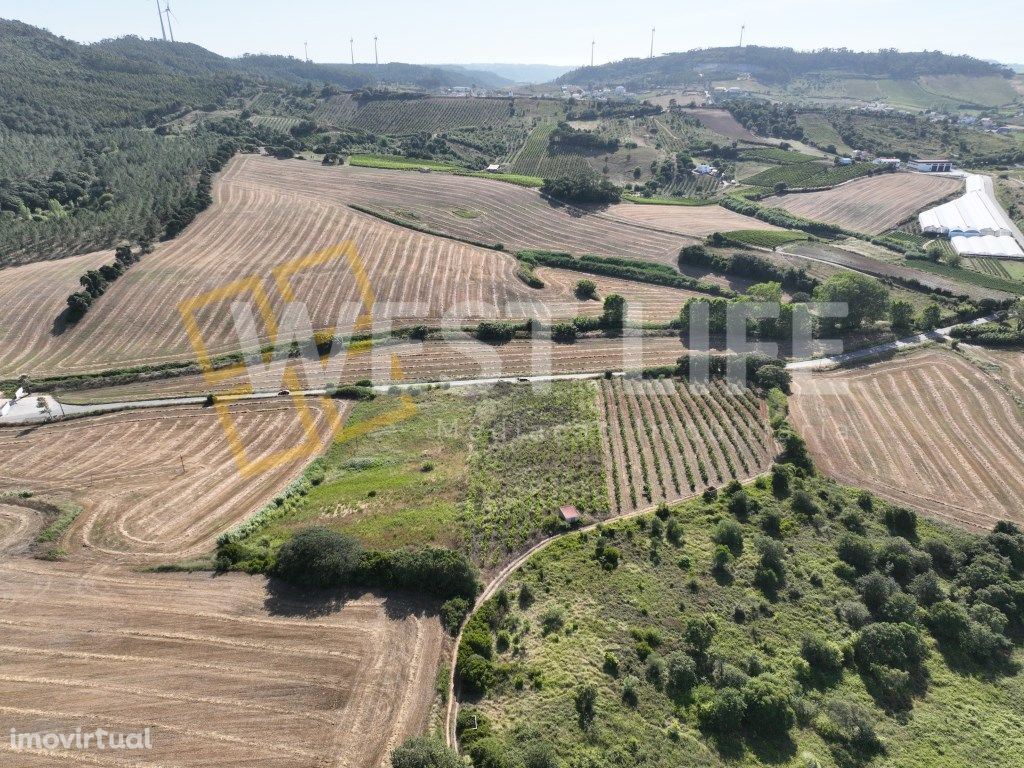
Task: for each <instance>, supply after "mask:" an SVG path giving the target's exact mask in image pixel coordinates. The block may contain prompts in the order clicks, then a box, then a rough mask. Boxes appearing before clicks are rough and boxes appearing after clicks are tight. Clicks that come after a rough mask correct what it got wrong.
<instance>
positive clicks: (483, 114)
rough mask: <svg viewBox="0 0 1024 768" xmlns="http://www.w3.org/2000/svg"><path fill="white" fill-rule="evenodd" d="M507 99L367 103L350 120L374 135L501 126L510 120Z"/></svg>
mask: <svg viewBox="0 0 1024 768" xmlns="http://www.w3.org/2000/svg"><path fill="white" fill-rule="evenodd" d="M509 112H510V109H509V100H508V99H473V98H443V97H439V98H427V99H416V100H414V101H402V100H395V101H390V100H384V101H370V102H368V103H366V104H364V105H363V106H362V107H360V109H359V111H358V112H356V114H355V115H354V116H353V117H352V119H351V123H350V124H351V125H352V127H353V128H359V129H361V130H364V131H367V132H369V133H375V134H408V133H439V132H442V131H452V130H455V129H456V128H463V127H466V126H470V125H486V126H501V125H504V124H505V123H507V122H509V120H511V119H512V118H511V115H510V114H509Z"/></svg>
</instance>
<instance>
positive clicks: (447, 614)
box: [441, 597, 472, 635]
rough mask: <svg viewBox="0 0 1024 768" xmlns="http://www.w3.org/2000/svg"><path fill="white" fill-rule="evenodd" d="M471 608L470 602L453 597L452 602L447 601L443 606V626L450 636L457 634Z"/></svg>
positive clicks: (462, 598)
mask: <svg viewBox="0 0 1024 768" xmlns="http://www.w3.org/2000/svg"><path fill="white" fill-rule="evenodd" d="M471 607H472V606H471V605H470V603H469V600H467V599H466V598H464V597H453V598H452V599H451V600H446V601H445V602H444V603H442V605H441V624H442V625H443V626H444V628H445V629H446V630H448V632H449V633H450V634H452V635H454V634H456V633H457V632H458V631H459V627H460V626H461V625H462V620H463V619H464V618H466V614H468V613H469V609H470V608H471Z"/></svg>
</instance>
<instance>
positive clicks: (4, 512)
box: [0, 501, 43, 555]
mask: <svg viewBox="0 0 1024 768" xmlns="http://www.w3.org/2000/svg"><path fill="white" fill-rule="evenodd" d="M42 520H43V517H42V515H41V514H40V513H39V512H37V511H36V510H34V509H29V508H27V507H21V506H18V505H15V504H7V503H4V502H3V501H0V555H5V554H8V553H10V552H15V551H18V550H20V549H24V548H25V546H26V545H27V544H28V543H29V542H30V541H31V540H32V536H33V535H34V534H35V533H36V532H37V531H38V530H39V528H40V527H41V526H42Z"/></svg>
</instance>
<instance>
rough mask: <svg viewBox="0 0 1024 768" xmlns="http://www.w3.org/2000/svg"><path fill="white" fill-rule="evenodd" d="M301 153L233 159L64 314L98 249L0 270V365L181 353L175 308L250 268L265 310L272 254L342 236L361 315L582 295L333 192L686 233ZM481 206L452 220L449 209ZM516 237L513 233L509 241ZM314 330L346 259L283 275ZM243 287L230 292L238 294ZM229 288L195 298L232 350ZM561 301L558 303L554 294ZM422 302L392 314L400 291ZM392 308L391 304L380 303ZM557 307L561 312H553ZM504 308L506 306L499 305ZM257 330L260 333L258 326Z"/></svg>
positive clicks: (468, 228) (628, 233) (529, 227)
mask: <svg viewBox="0 0 1024 768" xmlns="http://www.w3.org/2000/svg"><path fill="white" fill-rule="evenodd" d="M329 170H330V169H322V168H321V167H320V166H312V165H310V164H307V163H303V162H300V161H293V162H279V161H275V160H269V159H266V158H258V157H253V156H249V157H245V158H240V159H236V160H235V161H234V162H233V163H232V164H231V166H230V167H229V169H228V170H227V171H226V172H225V173H224V174H223V175H222V176H221V177H220V178H219V179H218V181H217V183H216V185H215V188H214V197H215V203H214V205H213V207H212V208H211V209H210V210H208V211H206V212H205V213H204V214H202V215H201V216H200V217H199V219H198V220H197V221H196V222H195V223H194V224H193V225H192V226H191V227H189V228H188V229H187V230H186V231H185V232H184V233H183V234H182V235H181V236H179V237H178V238H176V239H175V240H173V241H170V242H168V243H166V244H163V245H161V246H159V247H158V248H157V250H156V251H155V253H153V254H149V255H147V256H145V257H143V259H142V261H141V262H140V263H139V264H138V265H136V266H135V267H133V268H132V269H131V270H130V271H129V272H128V273H126V274H125V275H124V276H123V277H122V278H121V279H120V280H118V281H117V282H116V283H114V284H113V285H112V286H111V287H110V289H109V290H108V291H107V292H106V294H105V295H104V296H103V297H102V298H101V299H100V300H98V301H97V302H96V305H95V306H94V307H93V308H92V309H91V310H90V311H89V313H88V314H87V315H86V316H85V318H83V319H82V320H81V321H80V322H79V323H78V324H77V325H75V326H74V327H72V328H68V329H62V328H60V327H59V324H55V320H56V318H57V317H58V316H59V315H60V314H61V313H62V312H63V310H64V308H65V298H66V296H67V295H68V294H69V293H71V292H72V291H74V290H78V289H79V286H78V285H77V280H78V276H79V275H81V274H82V273H83V272H84V271H85V270H86V269H88V268H91V267H95V266H97V265H99V264H101V263H104V262H109V261H110V260H111V258H110V256H109V254H107V255H106V258H104V255H103V254H92V255H88V256H81V257H75V258H73V259H68V260H64V261H59V262H47V263H39V264H32V265H27V266H24V267H17V268H13V269H10V270H5V271H4V278H5V279H4V280H3V281H0V307H3V310H2V311H0V372H2V374H0V375H6V376H16V375H18V374H21V373H26V374H32V375H35V376H41V375H47V374H59V373H62V372H64V373H66V372H83V371H97V370H104V369H110V368H115V367H119V366H127V365H146V364H158V363H163V362H168V361H173V360H183V359H186V360H187V359H194V358H195V357H196V352H195V350H194V349H193V346H192V343H191V341H190V339H189V337H188V335H187V333H186V330H185V323H184V321H183V319H182V315H181V313H180V310H179V307H180V305H181V304H182V302H187V301H189V300H193V299H196V298H198V297H202V296H203V295H204V294H205V293H206V292H208V291H214V290H217V289H222V288H224V287H225V286H229V285H232V284H234V283H236V282H237V281H240V280H245V279H249V278H253V277H255V278H257V279H258V280H259V281H261V283H262V285H263V286H264V288H265V289H266V290H267V293H268V300H269V302H270V306H271V308H272V311H273V312H274V314H275V316H277V317H280V312H281V308H282V306H283V303H284V300H283V297H282V296H281V295H280V293H279V291H278V289H277V287H276V286H275V281H274V278H273V275H272V270H273V269H274V268H275V267H279V266H282V265H284V264H286V263H288V262H291V261H292V260H294V259H298V258H301V257H304V256H308V255H310V254H312V253H315V252H318V251H320V250H321V249H324V248H329V247H332V246H336V245H338V244H340V243H344V242H346V241H351V242H353V243H354V244H355V247H356V250H357V252H358V256H359V261H360V262H361V267H362V268H363V269H364V270H365V273H366V278H367V280H368V282H369V286H370V288H371V289H372V292H373V295H374V299H375V306H374V318H375V319H377V320H381V319H385V318H390V320H392V321H393V322H394V323H396V324H406V325H408V324H422V323H427V324H430V323H431V321H433V322H434V323H435V324H436V323H437V322H438V321H439V320H440V318H442V317H444V316H445V315H446V314H448V313H449V312H455V311H458V317H459V318H460V319H461V320H463V321H468V322H473V321H474V320H476V319H480V318H482V317H493V316H495V315H496V314H500V313H501V312H502V311H503V310H504V309H505V308H506V307H509V308H515V309H516V310H517V312H518V314H517V315H516V317H523V316H528V315H525V314H524V313H526V312H529V311H531V308H535V309H536V311H537V312H538V313H540V314H541V316H544V315H545V314H546V315H549V316H550V315H552V314H554V315H556V316H557V315H558V314H559V312H561V316H562V317H572V316H573V315H575V314H576V313H577V312H578V311H579V310H580V309H581V306H580V303H579V302H578V301H577V300H576V299H575V297H572V296H571V295H567V294H566V293H565V289H564V286H563V287H562V288H557V287H556V288H551V289H541V290H535V289H531V288H528V287H527V286H526V285H524V284H523V283H522V282H521V281H519V280H518V279H517V278H516V277H515V271H516V268H517V264H516V262H515V260H514V259H513V258H512V257H511V256H509V255H507V254H501V253H495V252H493V251H488V250H485V249H482V248H477V247H474V246H470V245H466V244H463V243H460V242H454V241H452V240H447V239H441V238H437V237H434V236H431V235H427V234H421V233H419V232H414V231H411V230H409V229H406V228H403V227H399V226H396V225H393V224H388V223H385V222H381V221H379V220H378V219H375V218H373V217H371V216H367V215H364V214H359V213H356V212H355V211H353V210H351V209H349V208H348V207H347V203H349V202H353V201H360V202H363V203H367V202H371V201H377V202H379V203H383V204H384V205H385V206H387V205H392V206H403V207H405V208H410V209H414V210H413V212H414V215H416V216H420V213H416V211H420V212H422V217H421V218H420V219H418V221H420V223H421V224H422V223H428V224H434V222H435V220H436V221H437V224H436V226H437V227H438V228H439V229H440V228H445V230H446V231H449V232H451V233H452V234H456V235H461V236H464V237H468V238H471V239H479V238H484V237H486V238H493V239H494V240H500V239H505V240H506V241H507V242H513V243H516V245H519V246H523V247H525V246H527V245H537V246H541V247H556V248H565V249H567V250H572V251H577V252H579V251H588V252H589V251H602V250H603V251H605V252H611V253H614V254H635V255H643V256H649V255H654V256H658V257H660V258H662V259H663V260H666V261H667V260H670V259H671V260H674V258H675V254H676V253H677V252H678V250H679V247H680V246H681V245H682V244H683V243H684V242H686V240H685V238H682V237H678V236H674V235H670V234H666V233H662V232H656V231H653V230H650V229H646V228H642V227H629V226H628V225H624V224H622V223H621V222H617V221H615V220H613V219H611V218H610V217H607V216H603V215H600V214H595V215H593V216H591V215H589V214H588V215H582V216H579V217H577V216H576V215H575V213H574V211H573V209H567V208H554V207H552V206H550V205H548V204H547V203H546V202H544V201H543V200H542V199H541V198H540V197H539V196H537V195H536V193H534V192H532V191H530V190H525V189H520V188H518V187H514V186H512V185H509V184H501V183H497V182H491V181H487V180H483V179H462V178H456V177H449V176H436V175H426V176H425V175H422V174H410V173H402V172H388V171H378V170H372V169H353V168H348V167H345V168H344V169H335V170H336V172H335V173H330V172H325V171H329ZM467 209H474V210H479V211H481V215H480V216H479V217H477V218H473V219H465V218H460V217H459V216H457V215H455V214H454V213H453V211H455V210H467ZM516 241H518V242H516ZM290 284H291V286H292V289H293V291H294V294H295V298H296V300H298V301H300V302H303V303H304V304H305V306H306V308H307V309H308V311H309V316H310V320H311V323H312V326H313V328H314V329H319V328H327V327H332V326H334V325H335V323H336V321H337V318H338V312H339V310H340V308H341V307H343V306H346V305H351V304H353V303H355V304H357V305H358V304H359V302H360V301H361V300H362V296H363V294H362V293H361V292H360V290H359V285H358V282H357V280H356V279H355V275H354V273H353V270H352V267H351V266H350V265H349V263H348V262H347V261H346V259H344V258H337V259H333V260H330V261H328V262H326V263H322V264H318V265H312V266H309V267H304V268H303V269H302V270H301V271H300V272H299V273H297V274H295V275H293V276H292V277H291V278H290ZM250 296H251V293H248V292H243V295H242V296H241V298H243V299H244V298H248V297H250ZM234 300H235V297H234V296H232V297H229V298H225V299H220V300H217V301H214V302H212V303H211V304H210V305H209V306H206V307H204V308H201V309H200V310H198V311H197V313H196V317H197V320H198V322H199V326H200V327H201V328H202V331H203V342H204V344H205V345H206V348H207V350H208V352H209V353H210V354H211V355H217V354H222V353H227V352H232V351H235V350H236V349H237V348H238V346H239V342H238V338H237V335H236V333H235V327H234V322H233V319H232V316H231V312H230V303H231V301H234ZM566 300H567V301H566ZM412 302H418V303H419V304H420V306H421V307H422V308H423V311H417V312H415V313H414V316H412V317H410V316H409V315H410V313H409V312H408V311H406V312H405V313H403V310H402V307H401V306H399V305H400V304H401V303H412ZM387 307H390V311H385V309H386V308H387ZM559 307H561V309H560V310H559ZM510 311H511V310H510ZM257 330H258V331H261V332H262V333H261V334H260V338H261V341H266V340H268V339H269V335H268V334H266V333H265V332H264V331H265V329H263V328H262V326H261V327H260V328H258V329H257Z"/></svg>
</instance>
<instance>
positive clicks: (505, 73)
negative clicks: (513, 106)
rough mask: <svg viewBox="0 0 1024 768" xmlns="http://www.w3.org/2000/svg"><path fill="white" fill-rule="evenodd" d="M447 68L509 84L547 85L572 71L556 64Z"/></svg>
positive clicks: (473, 65) (470, 65)
mask: <svg viewBox="0 0 1024 768" xmlns="http://www.w3.org/2000/svg"><path fill="white" fill-rule="evenodd" d="M446 66H447V65H446ZM447 68H449V69H454V70H460V69H469V70H477V71H481V72H489V73H492V74H494V75H497V76H498V77H501V78H503V79H505V80H507V81H508V82H511V83H547V82H550V81H552V80H554V79H555V78H556V77H560V76H562V75H564V74H565V73H566V72H569V71H571V70H572V67H562V66H558V65H556V64H465V65H458V64H453V65H450V66H447Z"/></svg>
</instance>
